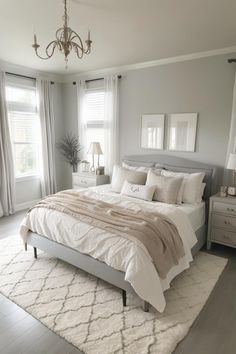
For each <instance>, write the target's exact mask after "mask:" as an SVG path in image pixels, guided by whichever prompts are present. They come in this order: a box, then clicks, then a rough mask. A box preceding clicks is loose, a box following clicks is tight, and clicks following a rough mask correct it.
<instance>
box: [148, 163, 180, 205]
mask: <svg viewBox="0 0 236 354" xmlns="http://www.w3.org/2000/svg"><path fill="white" fill-rule="evenodd" d="M182 181H183V178H182V177H165V176H160V175H157V174H155V173H154V172H153V171H151V170H150V171H149V172H148V175H147V181H146V185H152V186H153V185H154V186H155V193H154V196H153V199H154V200H157V201H159V202H163V203H168V204H176V203H177V196H178V192H179V189H180V186H181V184H182Z"/></svg>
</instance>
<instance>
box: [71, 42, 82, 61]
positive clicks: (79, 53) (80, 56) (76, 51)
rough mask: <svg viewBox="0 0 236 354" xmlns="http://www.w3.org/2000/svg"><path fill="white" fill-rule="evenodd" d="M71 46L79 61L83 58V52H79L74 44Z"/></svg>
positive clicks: (78, 48) (79, 49)
mask: <svg viewBox="0 0 236 354" xmlns="http://www.w3.org/2000/svg"><path fill="white" fill-rule="evenodd" d="M72 46H73V48H74V50H75V53H76V55H77V57H78V58H79V59H81V58H83V54H84V52H83V51H82V50H81V48H80V47H79V46H78V45H77V44H76V43H74V42H73V43H72Z"/></svg>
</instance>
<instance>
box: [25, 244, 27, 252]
mask: <svg viewBox="0 0 236 354" xmlns="http://www.w3.org/2000/svg"><path fill="white" fill-rule="evenodd" d="M25 251H27V243H25Z"/></svg>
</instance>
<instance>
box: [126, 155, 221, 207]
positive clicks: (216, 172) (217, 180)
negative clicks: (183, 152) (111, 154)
mask: <svg viewBox="0 0 236 354" xmlns="http://www.w3.org/2000/svg"><path fill="white" fill-rule="evenodd" d="M122 161H123V162H125V163H127V164H128V165H130V166H147V167H157V168H163V169H166V170H170V171H175V172H188V173H194V172H204V173H205V178H204V180H203V182H205V183H206V187H205V191H204V196H203V199H204V200H205V201H206V202H207V203H208V201H209V198H210V196H211V195H213V194H215V193H216V192H217V191H218V190H219V186H220V184H221V183H222V178H223V171H224V170H223V168H222V167H219V166H213V165H209V164H205V163H201V162H197V161H193V160H188V159H185V158H182V157H178V156H173V155H172V156H168V155H164V154H152V155H130V156H125V157H124V158H123V159H122Z"/></svg>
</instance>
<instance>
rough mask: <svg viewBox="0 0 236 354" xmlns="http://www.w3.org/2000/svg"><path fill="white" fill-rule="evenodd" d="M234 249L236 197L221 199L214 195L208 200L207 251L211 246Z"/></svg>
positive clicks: (235, 243) (235, 240)
mask: <svg viewBox="0 0 236 354" xmlns="http://www.w3.org/2000/svg"><path fill="white" fill-rule="evenodd" d="M212 242H214V243H220V244H222V245H226V246H230V247H236V197H221V196H220V195H219V194H216V195H214V196H212V197H211V198H210V209H209V222H208V235H207V249H208V250H210V249H211V244H212Z"/></svg>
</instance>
